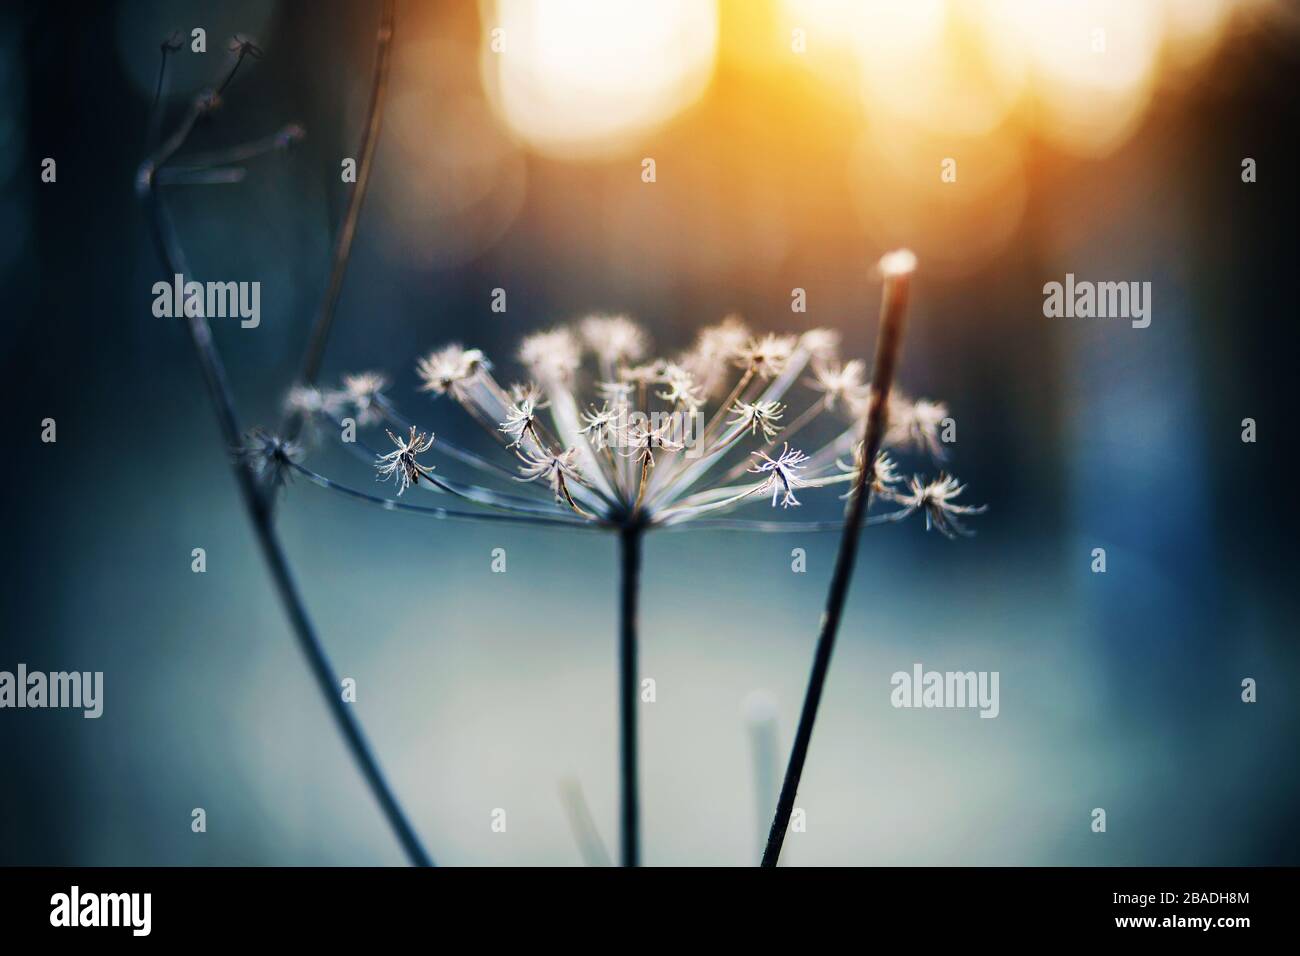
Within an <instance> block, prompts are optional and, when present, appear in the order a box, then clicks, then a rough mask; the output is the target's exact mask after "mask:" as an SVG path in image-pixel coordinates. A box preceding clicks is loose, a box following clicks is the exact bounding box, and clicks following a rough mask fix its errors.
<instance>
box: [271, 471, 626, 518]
mask: <svg viewBox="0 0 1300 956" xmlns="http://www.w3.org/2000/svg"><path fill="white" fill-rule="evenodd" d="M290 467H291V468H292V469H293V470H294V471H295V472H297V473H298V474H300V475H302V476H303V477H304V478H306V479H307V480H308V481H310V482H311V483H312V484H314V485H316V486H318V487H320V488H325V489H327V490H329V491H333V492H335V493H336V494H340V495H343V496H344V497H346V498H352V499H353V500H355V501H363V502H365V503H366V504H371V505H375V506H377V507H380V508H383V509H384V510H385V511H404V512H407V513H408V514H419V515H427V516H428V517H430V518H450V519H453V520H457V521H483V522H489V523H497V524H521V525H541V526H545V527H551V528H576V529H578V530H579V531H603V530H605V529H606V526H605V525H604V524H601V523H597V522H591V521H576V520H574V519H572V518H561V517H554V518H553V517H550V516H546V515H536V516H534V515H522V514H496V513H494V512H490V511H488V512H483V511H455V510H453V509H451V508H434V507H429V506H428V505H413V504H409V503H408V502H405V501H398V500H397V499H396V498H384V497H382V496H380V495H372V494H368V493H367V492H364V491H360V490H358V489H356V488H352V487H349V486H348V485H345V484H342V483H341V482H337V481H335V480H334V479H333V478H326V477H325V476H324V475H322V474H320V473H319V472H316V471H312V470H311V469H310V468H308V467H306V466H305V465H300V464H298V463H297V462H290Z"/></svg>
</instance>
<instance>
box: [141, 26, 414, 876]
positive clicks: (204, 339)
mask: <svg viewBox="0 0 1300 956" xmlns="http://www.w3.org/2000/svg"><path fill="white" fill-rule="evenodd" d="M165 58H166V52H165V51H164V62H165ZM210 104H211V101H210V100H207V99H204V98H200V100H198V101H196V104H195V107H194V108H193V109H191V111H190V113H189V114H188V116H187V117H186V120H185V121H184V122H183V123H182V126H181V129H180V130H178V131H177V133H176V134H174V135H173V136H172V137H171V139H169V140H168V141H167V143H166V144H165V145H164V147H163V149H162V150H160V152H159V153H158V154H156V155H155V156H154V157H153V158H151V159H150V160H146V161H145V163H144V164H143V165H142V167H141V169H140V172H139V174H138V175H137V186H138V188H139V189H140V192H141V194H142V196H143V198H144V199H145V201H146V203H147V206H148V209H149V212H150V213H151V215H150V223H151V226H152V233H153V239H154V243H155V245H156V247H157V251H158V257H159V259H160V260H161V262H162V265H163V267H164V268H165V269H166V271H167V273H168V274H169V275H182V276H186V275H190V271H189V266H188V263H187V262H186V259H185V254H184V251H183V249H182V248H181V246H180V243H179V241H178V240H177V237H176V234H175V230H174V227H173V225H172V222H171V219H170V217H169V216H168V214H167V209H166V206H165V205H164V203H163V200H162V196H161V195H160V194H159V192H158V186H157V183H156V181H155V176H154V173H155V172H156V171H157V169H158V168H160V166H161V165H162V164H163V163H164V162H166V159H167V158H170V157H171V156H172V155H174V154H175V152H176V150H178V149H180V147H181V146H182V145H183V144H184V142H185V139H186V138H187V137H188V135H189V131H190V130H192V129H193V126H194V122H195V121H196V120H197V118H198V116H199V115H201V114H202V113H203V112H205V111H206V110H208V109H210V108H211V105H210ZM186 324H187V327H188V329H189V333H190V339H191V341H192V342H193V344H194V351H195V355H196V357H197V358H198V362H199V367H200V369H201V371H202V374H203V381H204V385H205V386H206V388H207V391H208V397H209V398H210V399H211V401H212V405H213V408H214V409H215V411H216V415H217V422H218V424H219V425H220V428H221V435H222V438H223V440H224V442H225V444H226V447H227V448H230V449H233V448H235V447H237V446H238V445H239V443H240V435H241V430H240V427H239V419H238V416H237V414H236V412H235V406H234V400H233V397H232V393H231V390H230V386H229V383H228V382H227V380H226V373H225V368H224V366H223V365H222V363H221V358H220V356H219V355H218V354H217V350H216V346H215V345H214V343H213V341H212V330H211V328H209V326H208V322H207V319H206V318H204V317H203V316H201V315H198V316H187V317H186ZM232 467H233V469H234V472H235V478H236V481H237V482H238V485H239V491H240V496H241V497H242V499H243V502H244V506H245V508H246V509H247V511H248V514H249V518H250V520H251V522H252V525H253V529H254V532H255V533H256V536H257V542H258V545H259V546H260V548H261V551H262V556H263V558H264V559H265V560H266V563H267V567H268V569H269V570H270V572H271V579H272V581H273V583H274V585H275V588H276V591H277V592H278V594H279V596H280V600H281V603H282V604H283V605H284V608H285V612H286V613H287V614H288V616H289V623H290V625H291V627H292V629H293V632H294V635H295V636H296V637H297V639H298V644H299V647H300V648H301V649H302V651H303V653H304V655H305V656H306V657H307V661H308V664H309V665H310V666H311V670H312V674H313V675H314V676H315V678H316V682H317V685H318V687H319V689H320V691H321V693H322V695H323V696H324V697H325V701H326V704H327V706H328V707H329V709H330V713H331V715H332V716H333V717H334V720H335V723H336V724H337V726H338V728H339V731H340V732H341V733H342V735H343V738H344V741H345V742H346V743H347V745H348V747H349V749H350V750H351V751H352V756H353V758H354V759H355V760H356V762H357V765H358V767H359V768H360V770H361V772H362V775H363V776H364V777H365V779H366V782H367V783H368V784H369V785H370V789H371V792H372V793H373V794H374V796H375V799H376V800H377V802H378V803H379V805H380V808H381V809H382V810H383V813H384V815H385V817H386V818H387V820H388V823H389V825H390V826H391V827H392V829H393V832H394V833H395V834H396V836H397V838H398V841H399V842H400V843H401V845H402V848H403V850H404V851H405V852H406V855H407V857H408V859H409V860H410V861H411V863H413V864H415V865H417V866H432V865H433V861H432V860H431V859H430V857H429V855H428V853H427V852H425V849H424V847H423V845H422V844H421V843H420V839H419V837H418V836H417V835H416V833H415V830H414V828H413V827H412V826H411V824H410V822H409V821H408V820H407V818H406V814H405V813H404V812H403V811H402V808H401V805H400V804H398V802H397V798H396V797H395V796H394V794H393V791H392V789H391V788H390V787H389V785H388V781H387V780H386V778H385V777H384V774H383V771H382V770H381V769H380V767H379V763H378V761H377V760H376V759H375V756H374V754H373V752H372V751H371V749H370V745H369V743H368V742H367V741H366V738H365V734H364V733H363V732H362V730H361V725H360V724H359V723H358V722H357V719H356V717H355V716H354V715H353V712H352V709H351V708H350V707H349V706H348V705H347V704H346V703H345V702H344V701H343V698H342V695H341V693H340V690H339V688H340V686H341V685H340V683H339V680H338V675H337V674H336V672H335V671H334V668H333V666H332V665H331V663H330V660H329V657H328V655H327V654H326V652H325V648H324V645H322V644H321V642H320V638H319V637H318V636H317V634H316V629H315V627H314V626H313V624H312V622H311V619H310V617H309V616H308V614H307V608H306V605H305V604H304V602H303V599H302V596H301V594H300V593H299V592H298V586H297V583H296V581H295V580H294V577H293V573H292V571H291V570H290V568H289V562H288V558H287V556H286V555H285V552H284V548H283V546H282V545H281V543H280V539H279V537H278V535H277V534H276V532H275V528H274V526H273V525H272V522H271V511H270V508H269V505H268V500H269V499H268V498H267V496H266V495H265V494H263V492H262V490H261V488H260V487H259V485H258V482H257V478H256V476H255V475H254V473H253V471H252V469H251V467H250V466H249V465H248V464H247V463H246V462H243V461H240V460H238V459H236V460H234V461H233V462H232Z"/></svg>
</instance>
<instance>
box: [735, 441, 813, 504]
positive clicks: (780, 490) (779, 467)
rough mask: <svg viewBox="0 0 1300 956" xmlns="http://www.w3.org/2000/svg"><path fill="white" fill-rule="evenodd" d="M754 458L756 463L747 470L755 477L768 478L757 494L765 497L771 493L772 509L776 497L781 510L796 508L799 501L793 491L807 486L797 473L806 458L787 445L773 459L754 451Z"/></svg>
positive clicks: (765, 453)
mask: <svg viewBox="0 0 1300 956" xmlns="http://www.w3.org/2000/svg"><path fill="white" fill-rule="evenodd" d="M754 456H755V457H756V458H757V459H758V461H757V462H756V463H755V464H753V465H751V466H750V469H749V470H750V471H751V472H752V473H754V474H756V475H764V474H765V475H767V476H768V477H767V479H766V480H765V481H764V482H763V484H762V485H761V486H760V487H759V493H761V494H764V495H766V494H767V492H768V491H771V492H772V507H773V508H775V507H776V498H777V495H780V496H781V507H782V508H788V507H790V506H791V505H796V506H797V505H798V504H799V499H798V498H796V497H795V496H794V490H795V489H796V488H802V487H804V485H805V484H807V482H805V481H804V479H803V478H802V477H801V476H800V474H799V472H801V471H802V470H803V468H804V463H805V462H807V461H808V456H807V455H805V454H804V453H803V452H801V451H797V450H796V449H794V448H791V447H790V445H789V444H788V443H787V444H786V445H784V446H783V447H782V448H781V454H779V455H778V456H777V457H775V458H773V457H771V456H770V455H768V453H767V452H765V451H756V452H754Z"/></svg>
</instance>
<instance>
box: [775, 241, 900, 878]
mask: <svg viewBox="0 0 1300 956" xmlns="http://www.w3.org/2000/svg"><path fill="white" fill-rule="evenodd" d="M902 255H903V254H901V253H893V254H891V256H889V257H886V260H889V261H891V262H897V261H898V259H897V258H894V257H899V256H902ZM906 256H907V259H908V260H911V254H910V253H907V254H906ZM886 260H881V261H882V265H883V264H884V263H885V261H886ZM910 274H911V263H909V265H908V268H906V269H901V268H900V269H891V270H889V271H887V272H886V273H885V284H884V289H883V292H882V296H881V304H880V333H879V337H878V338H877V340H876V364H875V371H874V373H873V374H872V376H871V398H870V401H869V402H868V407H867V415H866V421H865V422H864V424H863V444H862V457H861V458H860V459H859V460H858V469H857V479H856V481H855V483H854V488H853V494H852V495H851V496H850V497H849V503H848V507H847V509H846V513H845V517H844V532H843V535H842V536H841V538H840V547H839V551H838V553H837V554H836V555H835V570H834V572H833V573H832V576H831V585H830V591H829V592H828V593H827V596H826V610H825V611H824V612H823V614H822V624H821V633H820V634H819V635H818V637H817V650H816V652H815V654H814V656H813V666H812V673H811V675H810V676H809V678H808V689H807V691H806V693H805V694H804V700H803V710H802V711H801V712H800V714H799V728H798V730H797V731H796V732H795V740H794V747H793V748H792V750H791V752H790V763H789V764H788V766H787V767H786V771H785V780H784V782H783V783H782V785H781V795H780V797H779V798H778V800H777V804H776V814H775V816H774V817H773V819H772V829H771V831H770V832H769V833H768V837H767V848H766V849H765V850H764V851H763V860H762V865H763V866H765V867H773V866H776V864H777V861H778V860H779V859H780V857H781V847H782V845H783V844H784V843H785V832H786V829H787V828H788V827H789V825H790V814H791V812H792V811H793V810H794V801H795V796H796V795H797V794H798V792H799V780H800V778H801V777H802V776H803V766H804V761H805V760H806V759H807V757H808V744H809V742H810V741H811V740H812V731H813V723H814V722H815V721H816V719H817V707H818V705H819V704H820V703H821V697H822V690H823V688H824V687H825V684H826V674H827V672H828V671H829V670H830V666H831V653H832V652H833V651H834V649H835V636H836V634H837V633H838V632H839V627H840V617H841V615H842V614H843V612H844V602H845V599H846V598H847V597H848V593H849V582H850V579H851V578H852V576H853V562H854V559H855V558H856V557H857V550H858V532H859V531H860V530H861V529H862V519H863V517H864V516H865V515H866V513H867V505H868V498H870V496H871V492H870V489H871V485H872V482H873V481H874V480H875V472H876V455H877V454H878V453H879V451H880V445H881V442H882V441H883V439H884V435H885V427H886V425H887V424H888V423H887V422H886V420H885V418H886V415H885V412H886V407H887V405H888V401H889V390H890V388H891V386H892V385H893V381H894V369H895V367H896V366H897V364H898V353H899V349H900V348H901V346H902V341H903V319H904V317H905V316H906V315H907V297H908V280H909V278H910Z"/></svg>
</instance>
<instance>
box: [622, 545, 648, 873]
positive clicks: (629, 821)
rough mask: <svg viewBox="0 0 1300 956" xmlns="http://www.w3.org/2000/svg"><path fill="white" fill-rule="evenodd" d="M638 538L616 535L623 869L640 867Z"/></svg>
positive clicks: (639, 573)
mask: <svg viewBox="0 0 1300 956" xmlns="http://www.w3.org/2000/svg"><path fill="white" fill-rule="evenodd" d="M641 535H642V529H641V528H640V527H638V526H636V525H625V526H624V527H623V528H622V529H620V531H619V556H620V558H621V579H620V594H619V616H620V624H619V651H618V659H619V676H618V697H619V728H620V753H621V756H622V827H621V833H622V848H623V866H640V865H641V847H640V806H639V791H638V784H637V754H636V751H637V729H636V723H637V721H636V718H637V712H636V708H637V662H636V658H637V633H636V632H637V592H638V590H639V588H640V586H641Z"/></svg>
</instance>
